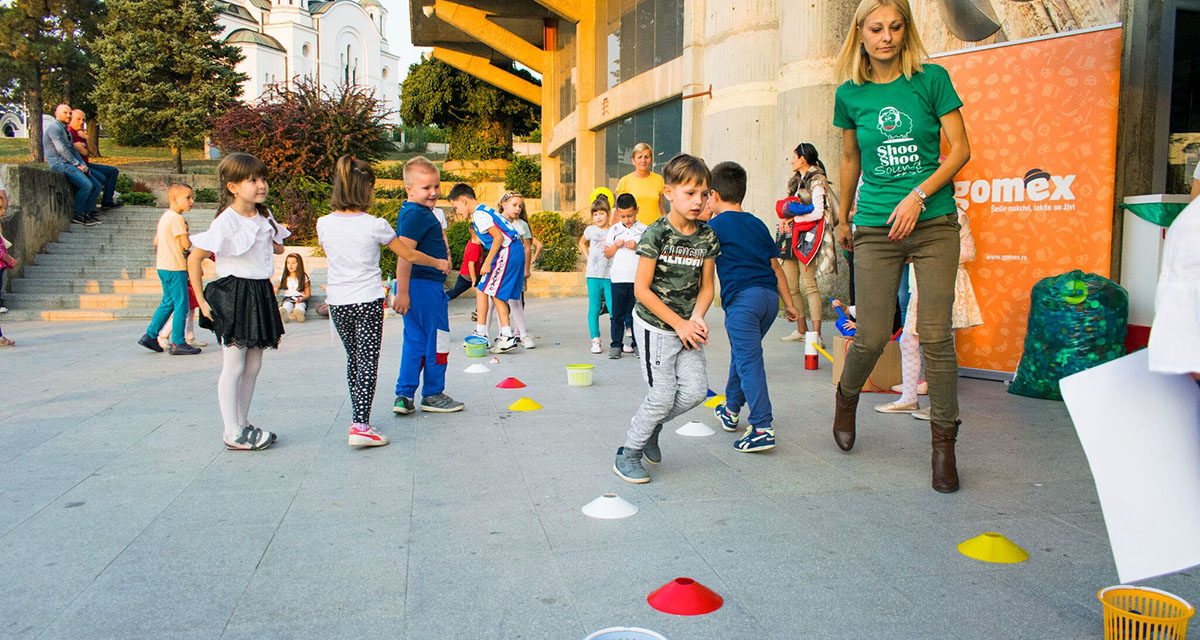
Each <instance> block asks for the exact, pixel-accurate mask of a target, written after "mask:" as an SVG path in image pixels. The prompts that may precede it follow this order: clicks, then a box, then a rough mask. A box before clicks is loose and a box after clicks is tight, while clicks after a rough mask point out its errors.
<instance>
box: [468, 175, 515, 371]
mask: <svg viewBox="0 0 1200 640" xmlns="http://www.w3.org/2000/svg"><path fill="white" fill-rule="evenodd" d="M516 197H520V194H518V193H516V192H513V191H510V192H508V193H505V194H504V196H503V197H501V198H500V207H501V208H503V207H504V203H505V202H507V201H508V200H510V199H512V198H516ZM471 230H472V231H474V232H475V235H476V236H477V237H478V238H479V241H480V242H482V243H483V247H484V248H485V249H487V251H488V253H487V257H485V258H484V260H483V277H482V278H480V280H479V286H478V289H479V290H480V291H482V292H483V293H484V294H485V295H487V297H488V301H489V302H491V303H492V305H493V306H495V308H496V315H497V316H498V317H499V318H500V337H499V338H497V339H496V342H495V344H494V345H492V353H509V352H511V351H514V350H515V349H516V348H517V341H516V339H515V338H514V337H513V329H512V323H511V319H510V317H509V307H508V301H509V300H513V299H520V298H521V291H523V290H524V288H525V246H524V245H523V244H522V242H521V232H520V231H517V229H516V227H514V226H513V225H512V223H511V222H509V221H508V219H506V218H505V217H504V216H502V215H500V214H499V213H497V212H496V210H495V209H493V208H491V207H489V206H487V205H483V204H481V205H479V206H477V207H475V211H474V212H472V213H471ZM481 306H482V305H481ZM480 310H481V311H483V313H481V314H478V317H479V321H482V322H485V323H486V322H487V309H486V308H483V309H480ZM475 330H476V334H481V335H483V336H486V335H487V325H486V324H484V325H482V326H476V328H475Z"/></svg>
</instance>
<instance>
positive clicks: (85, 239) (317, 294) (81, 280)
mask: <svg viewBox="0 0 1200 640" xmlns="http://www.w3.org/2000/svg"><path fill="white" fill-rule="evenodd" d="M215 214H216V212H215V211H214V210H213V209H193V210H192V211H189V212H188V213H187V214H186V216H185V217H186V218H187V221H188V225H189V227H190V228H191V229H192V231H193V232H196V231H200V230H203V229H207V228H208V224H209V222H211V221H212V219H213V217H214V215H215ZM161 215H162V209H160V208H157V207H122V208H121V209H117V210H116V211H112V212H110V213H102V214H100V219H101V221H102V223H103V224H99V225H96V226H93V227H84V226H82V225H71V227H70V228H69V229H68V230H67V231H64V232H62V233H60V234H59V235H58V241H57V242H52V243H50V244H48V245H47V246H46V248H45V249H44V250H43V252H42V253H40V254H38V255H37V256H36V257H35V258H34V261H33V264H28V265H25V268H24V269H23V271H22V273H21V277H19V278H17V279H15V280H13V282H12V292H11V293H8V294H5V296H4V304H5V306H7V307H8V308H9V312H8V313H7V314H5V315H4V316H3V319H4V320H48V321H65V322H72V321H93V322H94V321H107V320H143V319H144V320H148V319H149V318H150V317H151V316H152V315H154V309H155V308H156V307H157V306H158V304H159V301H160V300H161V299H162V288H161V286H160V285H159V281H158V274H157V272H156V270H155V268H154V246H153V244H152V243H153V240H154V231H155V228H156V227H157V224H158V218H159V216H161ZM292 250H293V249H292V248H289V250H288V252H291V251H292ZM294 250H295V251H297V252H299V253H301V254H302V255H304V256H305V266H306V267H307V269H308V274H309V276H310V277H311V278H312V281H313V283H314V286H313V292H312V294H313V295H312V299H311V300H310V303H309V310H308V316H309V317H315V316H316V312H315V309H316V306H317V304H319V303H320V301H321V300H323V299H324V292H323V291H321V289H320V286H319V285H320V283H323V282H325V260H324V258H310V257H309V254H311V251H312V249H311V248H310V247H297V248H295V249H294ZM285 255H286V252H285ZM275 259H276V273H278V272H279V266H280V265H281V264H282V262H283V259H284V256H282V255H281V256H275ZM214 276H215V273H214V271H213V268H212V263H211V262H205V277H206V278H211V277H214Z"/></svg>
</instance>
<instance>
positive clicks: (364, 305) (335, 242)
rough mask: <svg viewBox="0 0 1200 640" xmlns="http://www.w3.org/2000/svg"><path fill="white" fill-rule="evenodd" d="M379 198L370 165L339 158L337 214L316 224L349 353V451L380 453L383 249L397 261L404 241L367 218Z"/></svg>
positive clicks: (334, 316)
mask: <svg viewBox="0 0 1200 640" xmlns="http://www.w3.org/2000/svg"><path fill="white" fill-rule="evenodd" d="M374 197H375V172H374V170H372V169H371V165H370V164H368V163H366V162H363V161H361V160H356V159H354V158H352V157H351V156H342V157H341V158H338V161H337V167H336V168H335V170H334V174H333V195H332V197H331V198H330V201H329V206H330V207H331V208H332V209H333V213H330V214H328V215H324V216H321V217H320V218H318V219H317V243H318V244H320V245H321V248H322V249H323V250H324V251H325V256H326V258H327V260H328V268H327V272H326V273H327V282H326V285H325V296H326V297H325V299H326V301H328V303H329V319H330V320H331V321H332V322H333V326H334V328H335V329H336V330H337V333H338V336H340V337H341V339H342V346H344V347H345V348H346V383H347V385H348V386H349V387H350V404H351V405H352V406H353V408H354V411H353V417H352V418H351V422H350V446H353V447H379V446H383V445H385V444H387V443H388V437H387V436H385V435H383V434H381V433H379V432H378V431H377V430H376V429H375V428H374V427H372V426H371V403H372V402H373V401H374V400H375V381H376V379H377V377H378V374H379V345H380V342H381V341H382V339H383V311H384V296H383V288H382V286H381V284H382V283H383V273H382V271H381V270H380V268H379V251H380V249H379V248H380V246H381V245H387V247H388V249H391V250H392V251H393V252H395V253H396V254H397V255H399V254H400V252H401V244H400V239H399V238H397V237H396V232H395V230H394V229H392V226H391V225H390V224H388V222H387V220H384V219H383V218H377V217H375V216H373V215H371V214H369V213H367V209H369V208H370V207H371V202H372V201H373V200H374Z"/></svg>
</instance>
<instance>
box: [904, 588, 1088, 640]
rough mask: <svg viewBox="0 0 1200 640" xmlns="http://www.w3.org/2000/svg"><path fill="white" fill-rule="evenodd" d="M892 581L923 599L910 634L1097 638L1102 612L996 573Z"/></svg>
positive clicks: (1050, 591) (960, 636)
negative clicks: (1100, 613)
mask: <svg viewBox="0 0 1200 640" xmlns="http://www.w3.org/2000/svg"><path fill="white" fill-rule="evenodd" d="M892 585H893V586H894V587H895V588H896V589H898V590H900V591H901V592H903V593H905V594H908V597H909V598H913V599H916V600H917V601H919V602H925V603H940V605H934V606H930V605H928V604H927V605H925V606H923V607H920V608H919V613H918V616H919V617H918V619H917V620H916V621H915V622H916V624H914V626H913V628H912V633H911V634H909V633H906V634H905V635H907V636H909V637H946V635H945V634H951V637H959V638H996V639H998V640H1000V639H1008V638H1012V639H1021V640H1029V639H1034V638H1045V637H1047V636H1049V635H1051V634H1054V635H1062V636H1068V637H1080V636H1087V637H1093V638H1097V637H1101V636H1102V635H1103V629H1102V625H1101V620H1102V619H1101V616H1100V615H1099V614H1098V613H1097V612H1096V611H1093V610H1091V609H1089V608H1087V607H1085V606H1083V605H1081V604H1078V603H1077V602H1076V601H1075V600H1073V599H1071V598H1069V597H1065V596H1063V595H1062V594H1060V593H1056V592H1054V591H1052V590H1051V589H1048V588H1045V587H1044V586H1041V585H1038V584H1036V583H1031V582H1025V581H1020V582H1015V581H1013V580H1009V579H1006V578H1005V577H1004V576H1003V575H1000V574H995V573H969V574H955V573H943V574H940V575H926V576H920V577H909V578H898V579H896V580H894V581H892Z"/></svg>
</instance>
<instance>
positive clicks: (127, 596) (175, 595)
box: [41, 566, 250, 639]
mask: <svg viewBox="0 0 1200 640" xmlns="http://www.w3.org/2000/svg"><path fill="white" fill-rule="evenodd" d="M249 574H250V570H249V569H247V568H242V569H239V570H236V571H221V572H212V571H203V570H196V569H192V570H189V571H172V572H155V573H147V572H144V571H142V570H140V569H139V568H138V567H131V566H124V567H114V568H111V569H109V570H107V571H105V572H104V573H103V574H101V575H100V576H99V577H98V578H96V581H95V582H93V583H92V584H91V585H90V586H89V587H88V588H87V589H86V590H84V592H83V593H81V594H80V595H79V597H78V598H76V600H75V601H74V602H72V603H71V605H70V607H68V608H67V610H66V611H64V612H63V614H62V615H61V616H59V617H58V619H57V620H56V621H55V622H54V624H53V625H52V626H51V627H50V628H49V629H47V630H46V632H45V634H43V635H42V636H41V637H48V638H84V637H122V638H147V639H150V638H159V637H177V638H180V637H190V638H213V637H217V636H219V635H220V632H221V629H222V627H223V626H224V624H225V620H226V619H228V617H229V614H230V612H231V611H233V607H234V605H236V604H237V601H238V596H239V595H241V593H242V590H243V589H245V586H246V581H247V579H248V578H249Z"/></svg>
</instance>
